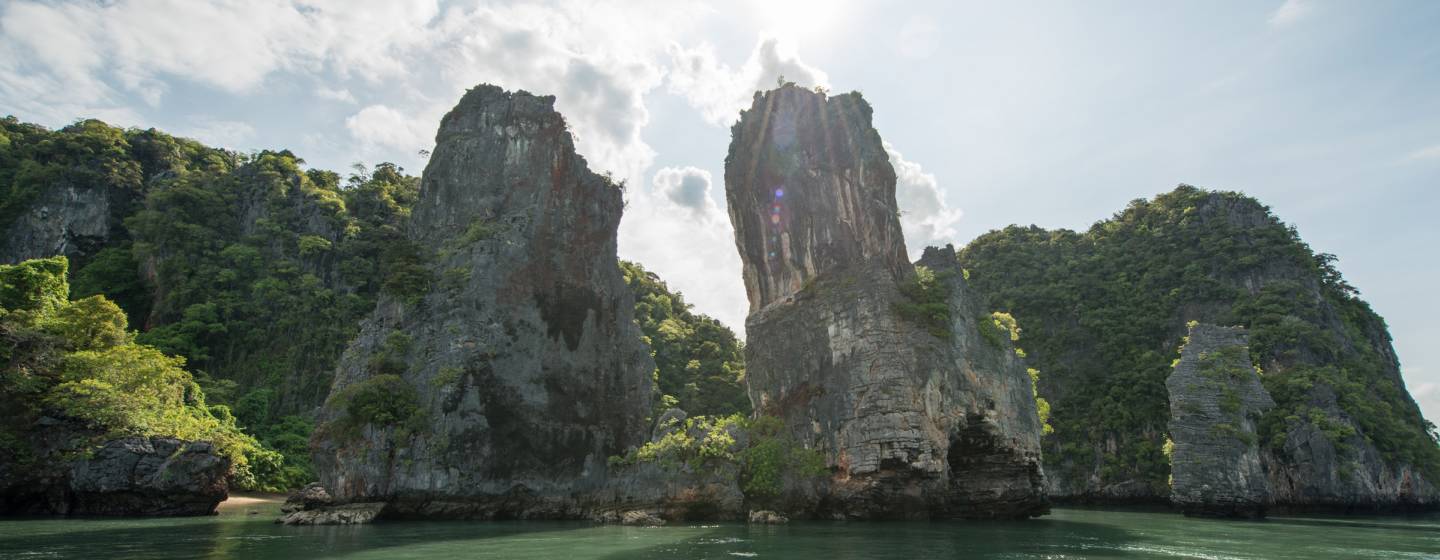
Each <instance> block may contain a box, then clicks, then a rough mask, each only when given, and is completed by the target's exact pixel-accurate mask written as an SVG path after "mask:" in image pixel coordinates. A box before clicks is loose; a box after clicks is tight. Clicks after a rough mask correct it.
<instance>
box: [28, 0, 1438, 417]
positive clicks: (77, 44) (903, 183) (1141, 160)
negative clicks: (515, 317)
mask: <svg viewBox="0 0 1440 560" xmlns="http://www.w3.org/2000/svg"><path fill="white" fill-rule="evenodd" d="M1437 30H1440V2H1433V1H1423V0H1415V1H1401V0H1394V1H1387V2H1348V1H1327V0H1272V1H1263V0H1255V1H1230V0H1222V1H1204V2H1201V1H1195V2H1142V1H1138V0H1135V1H1129V2H1113V1H1106V0H1096V1H1090V2H1024V1H1020V2H1003V3H1001V2H963V1H960V2H957V1H950V2H944V1H942V2H928V3H927V2H906V3H903V4H902V3H894V2H851V1H846V0H830V1H815V0H806V1H790V2H785V1H781V0H770V1H761V0H735V1H731V2H724V3H706V2H690V1H688V0H666V1H653V2H652V1H629V2H614V3H610V2H594V1H585V0H580V1H567V2H561V3H537V2H483V1H475V0H457V1H440V0H383V1H382V0H234V1H222V0H216V1H205V0H109V1H84V2H80V1H51V2H36V1H30V0H3V1H0V114H13V115H15V116H17V117H19V118H20V119H22V120H25V121H30V122H37V123H41V124H44V125H47V126H51V127H59V126H64V125H66V124H68V123H70V122H73V121H75V120H77V119H80V118H89V117H93V118H100V119H103V120H106V121H107V122H110V123H112V124H115V125H121V126H138V127H146V128H148V127H156V128H159V129H162V130H165V131H167V132H171V133H173V134H177V135H181V136H188V137H192V138H196V139H199V140H201V141H204V142H206V143H208V144H211V145H215V146H220V147H226V148H230V149H236V150H242V151H248V150H255V149H266V148H269V149H280V148H285V149H290V150H291V151H293V152H295V153H296V154H297V155H299V156H301V157H303V158H304V159H305V160H306V161H307V162H308V164H309V165H310V166H313V167H318V168H325V169H334V170H338V171H342V172H345V171H348V170H350V169H352V166H353V165H354V164H357V163H360V164H365V165H373V164H374V163H377V162H381V161H392V162H396V163H398V164H400V165H402V166H404V167H405V168H406V169H407V170H408V171H410V172H411V173H416V174H418V173H419V172H420V171H421V170H422V169H423V167H424V163H425V161H424V159H423V157H422V156H421V155H420V151H421V150H429V149H431V148H432V147H433V144H434V133H435V129H436V127H437V125H438V123H439V118H440V116H441V115H443V114H444V113H445V111H447V110H448V109H449V108H450V107H451V106H452V105H453V104H454V103H455V102H456V101H458V100H459V98H460V96H461V95H462V94H463V93H464V91H465V90H466V88H469V87H471V86H474V85H476V84H479V83H483V82H488V83H494V84H497V85H500V86H502V87H505V88H507V89H525V90H528V91H531V92H534V93H540V94H550V95H555V96H557V101H556V106H557V108H558V109H559V110H560V111H561V112H562V113H564V115H565V117H566V119H567V120H568V121H569V123H570V124H571V127H572V129H573V130H574V131H575V133H576V136H577V140H578V142H577V144H578V146H579V149H580V151H581V153H582V154H583V155H585V156H586V158H587V159H588V161H589V163H590V166H591V167H592V168H593V169H596V170H598V171H609V172H612V173H613V174H614V175H615V176H616V177H618V178H621V179H624V180H625V181H626V182H627V185H628V188H627V194H626V196H627V208H626V214H625V217H624V219H623V220H622V222H621V226H620V256H621V257H622V258H627V259H633V260H637V261H639V262H641V263H643V264H644V265H645V266H646V267H647V268H649V269H651V270H652V271H655V272H656V273H658V274H660V275H661V277H662V278H663V279H665V280H666V281H667V283H669V284H670V286H671V287H672V288H673V289H677V290H679V291H681V292H683V293H684V294H685V296H686V299H687V300H688V301H690V302H691V303H693V304H694V305H695V308H696V309H697V310H698V311H700V312H703V313H707V314H710V315H712V316H714V317H716V318H718V319H720V320H722V321H724V322H725V323H727V324H728V325H730V326H731V327H733V328H735V329H736V330H737V331H741V330H743V328H744V314H745V312H746V310H747V308H748V306H747V304H746V300H745V293H744V289H743V286H742V284H741V280H740V261H739V256H738V253H737V252H736V249H735V244H734V240H733V232H732V230H731V227H730V223H729V219H728V217H727V215H726V213H725V208H724V204H725V201H724V185H723V184H722V183H723V179H722V178H723V176H724V158H725V153H726V151H727V147H728V145H729V137H730V132H729V127H730V125H731V124H732V123H733V121H734V120H735V118H736V117H737V115H738V111H739V110H740V109H741V108H743V107H746V106H748V105H749V100H750V97H751V95H752V94H753V92H754V91H755V90H756V89H761V88H770V87H773V86H774V85H775V83H776V79H777V78H778V77H780V76H784V78H785V79H786V80H788V81H794V82H797V83H798V84H800V85H802V86H816V85H819V86H825V87H828V88H830V89H831V90H834V91H837V92H843V91H850V90H858V91H861V92H862V93H863V94H864V95H865V98H866V99H867V100H869V102H870V103H871V104H872V105H873V106H874V109H875V114H874V121H875V125H876V128H877V129H878V130H879V131H880V134H881V136H882V137H883V138H884V139H885V141H886V143H887V147H888V149H889V151H890V158H891V162H892V163H893V164H894V165H895V168H896V172H897V176H898V177H899V184H898V185H897V198H898V201H899V204H900V209H901V211H902V212H903V216H902V225H903V227H904V230H905V235H906V241H907V244H908V246H909V249H910V251H911V254H912V256H917V257H918V255H919V252H920V251H921V250H922V249H923V247H924V246H926V245H929V244H944V243H954V244H955V245H957V247H958V246H961V245H963V244H964V243H966V242H968V241H969V240H971V239H973V238H975V237H976V236H977V235H979V234H981V233H984V232H986V231H989V230H991V229H996V228H1000V227H1004V226H1005V225H1008V224H1012V223H1018V224H1022V225H1028V224H1036V225H1040V226H1043V227H1048V228H1057V227H1064V228H1071V229H1083V228H1086V227H1088V226H1089V225H1090V224H1092V223H1094V222H1095V221H1098V220H1101V219H1104V218H1107V217H1109V216H1110V215H1111V214H1113V213H1114V212H1117V211H1119V210H1120V209H1121V208H1123V207H1124V206H1125V204H1126V203H1127V202H1128V201H1130V200H1132V199H1135V198H1144V197H1150V196H1153V195H1155V194H1158V193H1161V192H1165V191H1168V190H1170V189H1172V188H1174V187H1175V185H1177V184H1180V183H1187V184H1193V185H1197V186H1201V187H1207V188H1213V189H1224V190H1238V191H1243V192H1245V193H1247V194H1250V195H1252V196H1255V197H1257V198H1259V199H1260V200H1261V201H1263V202H1265V203H1266V204H1268V205H1270V206H1271V207H1272V209H1273V210H1274V211H1275V212H1276V213H1277V214H1278V215H1279V216H1280V217H1281V218H1282V219H1284V220H1285V221H1287V222H1288V223H1291V224H1293V225H1295V226H1297V227H1298V228H1299V231H1300V233H1301V235H1302V237H1303V238H1304V239H1305V240H1306V241H1307V242H1309V243H1310V245H1311V246H1312V247H1313V248H1314V249H1315V250H1317V251H1323V252H1328V253H1334V254H1336V255H1338V256H1339V258H1340V262H1339V268H1340V270H1341V271H1342V272H1343V273H1344V274H1345V276H1346V278H1347V279H1348V280H1349V281H1350V283H1351V284H1353V285H1355V286H1356V287H1357V288H1359V289H1360V290H1361V292H1362V297H1364V298H1365V299H1366V300H1367V301H1369V302H1370V303H1371V305H1372V306H1373V307H1374V308H1375V310H1376V311H1377V312H1379V313H1380V314H1381V315H1382V316H1384V317H1385V318H1386V320H1387V321H1388V323H1389V325H1390V329H1391V333H1392V334H1393V336H1394V338H1395V346H1396V349H1397V351H1398V353H1399V355H1400V359H1401V362H1402V368H1403V374H1404V377H1405V380H1406V383H1407V385H1408V387H1409V389H1410V391H1411V393H1412V395H1414V396H1415V398H1416V399H1417V401H1419V402H1420V403H1421V408H1422V409H1423V410H1424V412H1425V415H1426V416H1427V417H1428V418H1431V419H1436V420H1440V345H1435V344H1429V341H1432V340H1440V322H1437V321H1436V320H1434V319H1435V318H1436V317H1440V297H1437V296H1436V293H1437V290H1436V289H1435V288H1434V286H1435V285H1436V281H1435V279H1436V278H1437V277H1440V260H1437V259H1436V258H1434V257H1435V256H1436V254H1437V250H1436V247H1437V246H1440V225H1437V213H1440V32H1437Z"/></svg>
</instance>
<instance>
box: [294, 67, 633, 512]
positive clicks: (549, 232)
mask: <svg viewBox="0 0 1440 560" xmlns="http://www.w3.org/2000/svg"><path fill="white" fill-rule="evenodd" d="M554 101H555V100H554V98H553V97H540V96H535V95H531V94H529V93H525V92H523V91H522V92H517V93H509V92H505V91H502V90H501V89H499V88H497V87H493V86H479V87H476V88H474V89H472V90H470V91H469V92H468V93H466V94H465V96H464V97H463V98H462V99H461V100H460V103H459V104H458V105H457V106H456V107H455V108H454V109H453V110H451V111H450V113H449V114H447V115H446V116H445V118H444V120H443V121H442V122H441V124H440V128H439V132H438V134H437V136H436V146H435V149H434V152H433V154H432V155H431V156H430V161H429V164H428V165H427V167H426V169H425V172H424V175H423V177H422V184H421V194H420V201H419V203H418V204H417V207H416V209H415V213H414V217H413V221H412V224H411V226H412V227H411V229H410V231H409V237H410V239H411V240H412V241H414V243H415V245H416V248H417V251H418V252H419V253H420V256H421V257H422V258H423V259H424V260H426V261H428V268H429V269H431V270H435V271H437V274H435V275H434V277H433V278H431V279H429V281H428V282H425V281H423V279H417V287H416V291H415V292H414V295H413V296H412V297H411V298H409V299H408V301H407V298H404V297H395V296H386V297H382V298H381V300H380V302H379V305H378V307H377V309H376V311H375V312H374V314H373V315H372V316H371V317H370V318H369V319H368V320H366V322H365V324H364V326H363V327H362V332H361V334H360V336H359V337H358V338H357V339H356V340H355V341H354V342H353V343H352V345H351V346H350V348H349V349H347V351H346V353H345V355H344V357H342V359H341V363H340V366H339V368H338V371H337V374H336V381H335V385H334V388H333V391H332V393H331V396H330V398H329V399H328V400H327V404H326V407H325V409H324V412H323V413H322V416H323V419H324V420H325V422H326V423H325V425H324V426H323V427H322V429H321V430H319V431H317V435H316V438H315V440H314V443H313V445H314V448H315V454H314V457H315V462H316V466H317V469H318V470H319V472H320V474H321V480H322V482H323V483H324V486H325V487H326V488H327V489H328V490H329V491H330V493H331V494H332V495H333V497H334V499H335V500H336V502H339V503H345V502H374V501H383V502H386V503H387V506H386V512H385V515H401V516H437V517H474V518H512V517H519V518H573V517H581V516H583V515H585V514H586V512H587V511H588V510H589V509H590V506H591V505H592V504H591V501H592V499H593V497H594V492H596V491H598V490H599V489H600V488H601V487H602V486H603V485H604V484H605V482H606V480H607V459H608V457H610V456H613V455H620V454H622V453H624V452H625V450H626V449H627V448H630V447H633V446H635V445H638V444H639V443H641V442H643V440H644V437H645V435H646V432H647V431H648V427H647V426H646V425H645V423H644V422H645V415H646V413H647V412H648V409H649V405H650V398H651V391H650V384H651V380H650V375H651V372H652V371H653V370H654V364H653V362H652V361H651V359H650V357H649V353H648V350H647V349H646V348H645V346H644V345H643V344H642V343H641V342H640V335H639V332H638V329H637V327H636V326H635V323H634V321H633V318H632V316H633V308H632V295H631V293H630V291H629V290H628V289H627V288H626V286H625V283H624V280H623V279H622V277H621V274H620V270H619V267H618V265H617V260H616V256H615V255H616V228H617V226H618V224H619V220H620V214H621V209H622V206H623V203H622V201H621V192H620V189H619V187H618V186H616V185H615V184H613V183H612V182H611V181H610V180H608V179H606V178H604V177H601V176H600V175H597V174H595V173H593V172H591V171H590V170H589V169H588V168H587V167H586V165H585V160H584V159H583V158H582V157H580V156H579V155H577V154H576V153H575V148H574V144H573V140H572V138H571V135H570V133H569V132H568V131H567V129H566V125H565V121H564V119H563V118H562V117H561V116H560V114H559V113H557V112H555V110H554V108H553V105H554ZM382 397H383V398H382ZM371 398H375V399H376V400H377V401H380V402H382V403H385V404H381V405H376V406H374V407H370V408H367V406H368V405H366V404H364V403H367V402H369V401H367V399H371ZM357 402H358V403H361V404H357ZM393 403H401V404H402V405H404V404H408V405H409V406H391V405H392V404H393ZM367 414H368V415H369V416H368V417H365V415H367Z"/></svg>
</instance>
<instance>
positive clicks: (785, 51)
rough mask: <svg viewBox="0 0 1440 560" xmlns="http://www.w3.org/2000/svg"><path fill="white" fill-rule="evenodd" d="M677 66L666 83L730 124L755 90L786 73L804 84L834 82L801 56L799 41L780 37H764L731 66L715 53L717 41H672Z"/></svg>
mask: <svg viewBox="0 0 1440 560" xmlns="http://www.w3.org/2000/svg"><path fill="white" fill-rule="evenodd" d="M670 56H671V60H672V68H671V70H670V73H669V75H668V76H667V78H666V86H667V88H668V89H669V91H671V92H672V93H675V94H677V95H680V96H682V97H684V98H685V99H686V100H687V101H689V102H690V104H691V105H692V106H694V107H695V108H696V109H698V110H699V111H700V112H701V114H703V115H704V116H705V119H706V120H707V121H709V122H711V123H713V124H716V125H720V126H730V125H731V124H732V123H734V121H735V119H736V114H737V113H738V112H739V111H740V110H741V109H744V108H746V107H749V106H750V100H751V98H752V97H753V96H754V94H755V92H756V91H759V90H765V89H771V88H774V87H775V85H776V83H777V81H778V80H779V79H780V78H781V77H784V78H785V81H787V82H795V84H796V85H798V86H801V87H814V86H821V87H827V88H828V87H830V78H829V76H827V75H826V74H825V72H824V71H823V70H820V69H819V68H816V67H814V66H810V65H809V64H806V63H805V62H804V61H802V60H800V57H799V55H798V54H797V53H796V49H795V47H794V46H793V45H792V44H791V43H789V42H787V41H783V40H781V39H778V38H775V37H761V38H760V41H759V42H758V43H756V44H755V48H754V49H753V50H752V51H751V52H750V57H749V58H748V59H747V60H746V61H745V63H744V64H742V65H740V67H739V68H731V67H730V66H728V65H726V64H725V63H723V62H720V60H719V59H718V58H717V57H716V55H715V49H714V47H712V46H710V45H703V44H702V45H700V46H698V47H695V48H684V47H681V46H679V45H677V44H672V45H671V46H670Z"/></svg>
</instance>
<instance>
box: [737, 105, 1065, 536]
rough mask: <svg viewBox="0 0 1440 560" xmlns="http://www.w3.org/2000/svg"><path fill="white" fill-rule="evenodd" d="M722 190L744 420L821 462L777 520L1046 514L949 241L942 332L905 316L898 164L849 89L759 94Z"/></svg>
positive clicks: (1004, 361)
mask: <svg viewBox="0 0 1440 560" xmlns="http://www.w3.org/2000/svg"><path fill="white" fill-rule="evenodd" d="M731 136H732V138H731V144H730V153H729V156H728V157H727V158H726V162H725V185H726V196H727V199H728V201H729V211H730V219H731V222H732V223H733V224H734V226H735V237H736V246H737V248H738V249H739V251H740V255H741V259H742V262H743V265H744V281H745V287H746V291H747V293H748V295H749V299H750V314H749V317H748V318H747V320H746V329H747V339H748V342H747V345H746V363H747V373H746V377H747V381H748V384H749V391H750V397H751V401H752V402H753V403H754V405H755V408H756V412H757V413H758V414H764V415H774V416H778V417H780V418H781V419H783V421H784V423H785V425H786V427H787V429H788V430H789V431H790V432H791V434H792V435H793V436H795V437H796V438H798V439H799V440H800V441H801V442H804V443H805V444H806V445H807V446H809V447H812V448H815V449H819V450H821V451H823V452H824V453H825V455H826V459H827V463H828V466H829V468H830V472H831V476H830V477H829V478H828V479H827V480H823V481H820V482H818V483H815V484H808V483H805V482H804V481H798V480H797V481H791V482H790V483H789V484H787V487H786V490H785V492H784V494H785V495H784V497H783V499H781V500H780V502H779V503H778V504H776V505H777V506H778V507H776V508H775V509H779V510H780V513H782V514H785V515H792V516H793V515H797V514H799V515H814V516H821V517H837V518H943V517H1028V516H1034V515H1039V514H1043V513H1044V512H1045V511H1047V505H1046V504H1047V502H1046V499H1045V494H1044V489H1043V486H1044V483H1043V479H1044V477H1043V474H1042V472H1041V467H1040V452H1039V450H1040V442H1039V440H1040V432H1041V423H1040V421H1039V418H1038V416H1037V413H1036V408H1035V402H1034V400H1033V395H1032V394H1031V386H1030V379H1029V377H1028V375H1027V374H1026V371H1025V367H1024V365H1023V364H1022V363H1021V362H1020V361H1019V360H1018V359H1017V358H1016V356H1015V355H1014V353H1013V351H1012V348H1011V347H1010V345H1009V343H1008V341H1000V342H999V343H992V342H988V341H987V340H985V338H984V337H982V336H981V333H980V332H979V330H978V328H977V323H976V321H977V319H979V318H981V317H984V320H989V316H988V314H985V313H983V312H982V310H981V309H979V308H978V307H977V303H978V302H975V301H972V298H971V297H970V296H969V294H968V292H967V290H966V287H965V281H964V279H963V278H962V276H963V275H962V274H961V271H960V270H959V267H958V264H957V263H956V260H955V256H954V251H953V249H951V248H945V249H934V248H931V249H929V250H927V251H926V254H925V257H924V258H923V259H922V260H921V261H920V264H921V265H924V266H926V267H928V268H929V269H930V271H931V272H933V273H934V274H935V278H936V281H935V286H934V287H933V289H934V290H939V300H940V301H941V302H942V303H941V304H940V305H941V307H943V308H945V309H946V310H947V312H946V313H944V315H945V320H944V325H943V328H939V329H934V328H926V327H925V326H922V325H919V324H916V323H914V322H911V321H910V320H906V319H902V318H901V317H900V316H899V315H898V313H897V308H898V307H899V306H901V305H903V304H905V303H906V300H905V298H906V296H904V295H902V293H901V290H900V287H901V285H902V284H905V283H910V282H914V281H915V280H916V275H917V273H916V270H915V268H914V267H913V266H912V265H911V264H910V263H909V262H907V261H906V257H905V243H904V238H903V236H902V234H901V230H900V223H899V220H898V210H897V208H896V202H895V172H894V170H893V168H892V167H891V165H890V162H889V159H888V157H887V155H886V153H885V150H884V148H883V146H882V144H881V141H880V136H879V134H878V133H876V131H875V130H874V128H872V126H871V108H870V106H869V105H868V104H867V103H866V102H865V101H864V100H863V99H862V98H861V96H860V95H859V94H858V93H850V94H846V95H838V96H833V97H830V96H827V95H825V94H823V93H817V92H811V91H806V90H803V89H799V88H796V87H794V86H786V87H782V88H780V89H777V90H773V91H769V92H765V93H763V94H756V96H755V99H754V103H753V104H752V105H751V107H750V108H749V109H748V110H746V111H744V112H743V113H742V115H741V118H740V121H739V122H738V123H737V124H736V125H735V126H734V127H733V128H732V129H731Z"/></svg>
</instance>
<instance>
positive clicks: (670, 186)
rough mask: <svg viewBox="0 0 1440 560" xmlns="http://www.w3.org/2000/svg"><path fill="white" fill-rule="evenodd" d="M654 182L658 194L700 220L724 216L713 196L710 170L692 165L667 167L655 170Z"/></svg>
mask: <svg viewBox="0 0 1440 560" xmlns="http://www.w3.org/2000/svg"><path fill="white" fill-rule="evenodd" d="M652 184H653V185H654V189H655V192H656V194H658V195H660V196H664V197H665V198H666V199H667V200H669V201H670V202H671V203H673V204H675V205H676V206H679V207H680V208H683V209H685V210H687V211H689V213H690V215H691V216H693V217H694V218H696V219H698V220H701V221H709V220H714V219H718V218H720V217H722V216H723V213H722V212H721V211H720V207H719V206H718V205H716V204H715V199H713V198H711V194H710V193H711V184H712V180H711V178H710V172H709V171H706V170H704V169H699V168H696V167H690V166H686V167H665V168H661V169H660V170H659V171H656V172H655V178H654V179H653V181H652Z"/></svg>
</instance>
